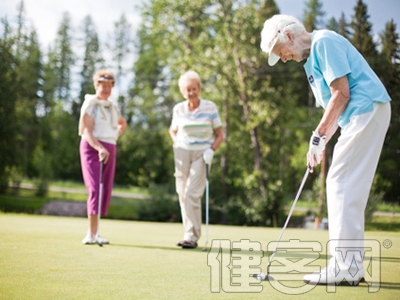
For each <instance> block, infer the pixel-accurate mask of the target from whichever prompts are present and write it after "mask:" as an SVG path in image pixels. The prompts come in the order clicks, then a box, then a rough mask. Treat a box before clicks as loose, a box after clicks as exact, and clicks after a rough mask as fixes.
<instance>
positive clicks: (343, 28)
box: [338, 12, 350, 38]
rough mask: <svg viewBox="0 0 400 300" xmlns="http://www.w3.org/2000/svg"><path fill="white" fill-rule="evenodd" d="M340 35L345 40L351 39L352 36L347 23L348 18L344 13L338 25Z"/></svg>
mask: <svg viewBox="0 0 400 300" xmlns="http://www.w3.org/2000/svg"><path fill="white" fill-rule="evenodd" d="M338 33H339V34H341V35H343V36H344V37H345V38H349V36H350V31H349V24H348V23H347V21H346V16H345V15H344V13H343V12H342V15H341V17H340V20H339V24H338Z"/></svg>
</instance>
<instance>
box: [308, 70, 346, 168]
mask: <svg viewBox="0 0 400 300" xmlns="http://www.w3.org/2000/svg"><path fill="white" fill-rule="evenodd" d="M330 90H331V99H330V101H329V104H328V107H327V108H326V110H325V112H324V115H323V116H322V119H321V121H320V122H319V124H318V126H317V129H316V132H317V133H318V134H319V135H320V136H323V135H325V136H326V139H325V144H327V143H328V142H329V140H330V139H331V138H332V136H333V135H334V134H335V132H336V130H337V128H338V124H337V121H338V119H339V117H340V115H341V114H342V113H343V111H344V110H345V109H346V106H347V104H348V103H349V100H350V89H349V82H348V80H347V77H346V76H343V77H340V78H338V79H336V80H335V81H333V82H332V83H331V85H330ZM313 160H314V161H313ZM307 165H308V166H313V165H314V166H315V165H317V160H316V159H315V157H314V158H312V157H311V155H310V152H309V153H307ZM312 171H313V170H312V168H311V172H312Z"/></svg>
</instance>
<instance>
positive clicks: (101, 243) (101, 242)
mask: <svg viewBox="0 0 400 300" xmlns="http://www.w3.org/2000/svg"><path fill="white" fill-rule="evenodd" d="M95 242H96V243H97V244H100V245H103V244H109V243H110V242H109V241H108V240H107V239H105V238H103V237H101V236H99V235H98V236H97V239H96V241H95Z"/></svg>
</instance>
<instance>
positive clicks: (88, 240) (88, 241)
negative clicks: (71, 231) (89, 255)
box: [82, 234, 96, 245]
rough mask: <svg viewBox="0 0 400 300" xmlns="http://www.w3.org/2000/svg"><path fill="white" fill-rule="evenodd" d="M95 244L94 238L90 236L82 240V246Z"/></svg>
mask: <svg viewBox="0 0 400 300" xmlns="http://www.w3.org/2000/svg"><path fill="white" fill-rule="evenodd" d="M95 242H96V241H95V239H94V237H92V236H91V235H90V234H88V235H87V236H85V237H84V239H83V240H82V244H85V245H91V244H94V243H95Z"/></svg>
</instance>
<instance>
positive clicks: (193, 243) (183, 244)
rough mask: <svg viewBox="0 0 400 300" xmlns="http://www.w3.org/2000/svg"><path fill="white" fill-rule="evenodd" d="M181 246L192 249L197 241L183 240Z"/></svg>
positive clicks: (195, 246)
mask: <svg viewBox="0 0 400 300" xmlns="http://www.w3.org/2000/svg"><path fill="white" fill-rule="evenodd" d="M182 248H184V249H194V248H197V243H196V242H190V241H183V243H182Z"/></svg>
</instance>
